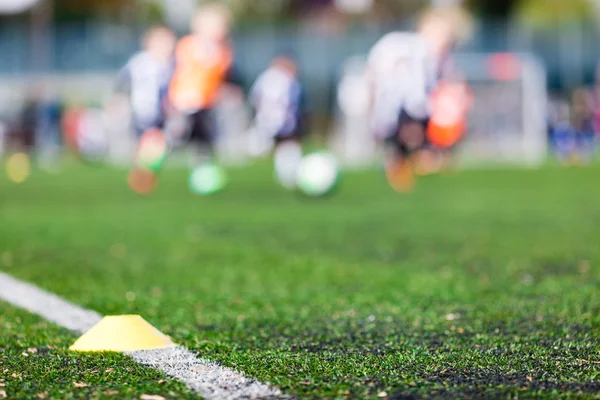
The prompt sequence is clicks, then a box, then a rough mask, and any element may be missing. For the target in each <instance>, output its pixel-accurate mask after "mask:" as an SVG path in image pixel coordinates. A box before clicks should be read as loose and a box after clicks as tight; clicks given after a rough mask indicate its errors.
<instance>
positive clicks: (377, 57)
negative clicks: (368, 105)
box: [367, 32, 438, 135]
mask: <svg viewBox="0 0 600 400" xmlns="http://www.w3.org/2000/svg"><path fill="white" fill-rule="evenodd" d="M437 64H438V62H437V60H436V59H435V58H434V57H432V56H431V54H430V53H429V51H428V48H427V45H426V43H425V42H424V40H423V39H422V38H421V37H420V36H419V35H418V34H416V33H407V32H393V33H389V34H387V35H385V36H384V37H383V38H381V39H380V40H379V42H377V44H376V45H375V46H374V47H373V49H372V50H371V53H370V54H369V58H368V65H367V68H368V74H369V79H370V82H371V86H372V90H373V92H372V96H373V98H372V99H373V115H372V118H373V121H372V122H373V124H374V128H375V131H376V133H377V134H378V135H386V134H387V133H388V132H386V131H387V130H393V129H394V127H395V126H396V125H397V123H398V119H399V116H400V113H401V112H402V111H404V112H406V113H407V114H408V115H410V116H411V117H413V118H415V119H426V118H427V117H428V116H429V100H428V98H429V93H430V92H431V90H432V89H433V88H434V86H435V84H436V81H437V73H436V71H437V69H438V65H437Z"/></svg>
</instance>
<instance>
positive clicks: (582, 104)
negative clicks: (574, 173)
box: [572, 88, 595, 162]
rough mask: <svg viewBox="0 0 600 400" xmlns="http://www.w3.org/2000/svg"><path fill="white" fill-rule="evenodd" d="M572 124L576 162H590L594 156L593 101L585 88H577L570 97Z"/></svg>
mask: <svg viewBox="0 0 600 400" xmlns="http://www.w3.org/2000/svg"><path fill="white" fill-rule="evenodd" d="M572 110H573V111H572V123H573V128H574V131H575V143H576V152H577V155H576V156H577V160H578V161H580V162H589V161H591V159H592V157H593V155H594V144H595V132H594V101H593V97H592V94H591V92H590V91H589V90H588V89H587V88H579V89H577V90H575V91H574V92H573V96H572Z"/></svg>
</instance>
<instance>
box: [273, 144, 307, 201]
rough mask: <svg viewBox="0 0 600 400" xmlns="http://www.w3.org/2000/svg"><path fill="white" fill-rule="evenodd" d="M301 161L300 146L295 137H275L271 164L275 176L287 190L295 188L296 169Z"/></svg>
mask: <svg viewBox="0 0 600 400" xmlns="http://www.w3.org/2000/svg"><path fill="white" fill-rule="evenodd" d="M301 161H302V145H301V141H300V138H299V137H298V136H297V135H291V136H285V137H276V138H275V153H274V156H273V163H274V168H275V176H276V177H277V180H278V181H279V183H281V185H282V186H283V187H285V188H287V189H293V188H294V187H295V186H296V178H297V172H298V167H299V165H300V163H301Z"/></svg>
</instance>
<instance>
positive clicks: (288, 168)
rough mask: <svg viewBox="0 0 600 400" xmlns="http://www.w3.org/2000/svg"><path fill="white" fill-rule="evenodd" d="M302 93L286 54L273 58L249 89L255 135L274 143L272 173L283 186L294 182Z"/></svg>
mask: <svg viewBox="0 0 600 400" xmlns="http://www.w3.org/2000/svg"><path fill="white" fill-rule="evenodd" d="M303 97H304V96H303V88H302V85H301V83H300V81H299V79H298V71H297V66H296V63H295V62H294V60H293V59H291V58H290V57H286V56H281V57H277V58H275V60H273V62H272V63H271V66H270V67H269V68H268V69H267V70H266V71H265V72H263V73H262V74H261V75H260V76H259V77H258V79H257V80H256V82H255V83H254V85H253V87H252V89H251V90H250V102H251V104H252V107H253V109H254V114H255V117H254V132H255V135H256V136H257V138H259V140H260V141H266V142H267V143H268V145H269V146H268V147H271V148H272V146H275V173H276V176H277V179H278V180H279V182H280V183H281V184H282V185H283V186H284V187H286V188H293V187H294V186H295V183H296V171H297V169H298V165H299V164H300V161H301V160H302V148H301V143H300V140H301V136H302V132H303V130H302V128H303V126H302V125H303V114H304V111H303Z"/></svg>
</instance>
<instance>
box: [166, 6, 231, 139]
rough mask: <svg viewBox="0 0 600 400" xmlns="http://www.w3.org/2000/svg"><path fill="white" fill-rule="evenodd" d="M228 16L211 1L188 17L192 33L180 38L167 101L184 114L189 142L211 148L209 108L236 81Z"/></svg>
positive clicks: (212, 126) (212, 133) (212, 130)
mask: <svg viewBox="0 0 600 400" xmlns="http://www.w3.org/2000/svg"><path fill="white" fill-rule="evenodd" d="M230 24H231V17H230V15H229V12H228V10H227V9H226V8H224V7H222V6H220V5H219V4H211V5H208V6H205V7H203V8H201V9H200V10H199V11H198V13H197V14H196V15H195V16H194V18H193V20H192V34H191V35H189V36H186V37H184V38H182V39H181V40H180V41H179V43H178V45H177V49H176V53H175V64H176V65H175V71H174V74H173V77H172V80H171V84H170V87H169V101H170V103H171V105H172V106H173V107H174V108H175V110H176V111H177V112H179V113H183V114H185V115H187V116H188V124H189V134H190V142H193V143H199V144H200V145H202V146H205V147H208V148H209V150H211V147H212V142H213V139H214V137H215V135H216V126H215V122H214V116H213V108H214V106H215V104H216V103H217V101H218V98H219V94H220V91H221V89H222V87H223V85H224V84H226V83H227V82H231V83H235V84H239V83H238V80H236V79H235V78H234V76H233V75H234V74H233V72H232V71H233V50H232V48H231V45H230V41H229V29H230Z"/></svg>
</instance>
